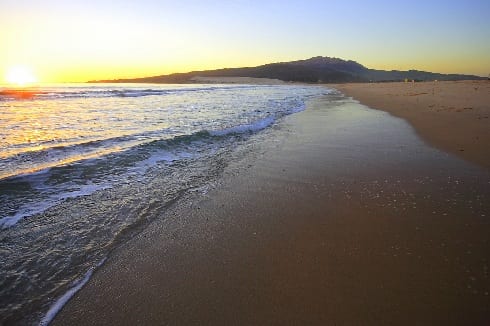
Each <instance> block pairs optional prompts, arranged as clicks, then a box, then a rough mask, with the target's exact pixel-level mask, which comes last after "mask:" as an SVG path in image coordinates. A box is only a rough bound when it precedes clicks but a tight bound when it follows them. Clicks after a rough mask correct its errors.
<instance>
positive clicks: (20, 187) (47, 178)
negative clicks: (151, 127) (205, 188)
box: [0, 115, 277, 228]
mask: <svg viewBox="0 0 490 326" xmlns="http://www.w3.org/2000/svg"><path fill="white" fill-rule="evenodd" d="M276 119H277V117H276V116H273V115H271V116H268V117H265V118H263V119H259V120H257V121H254V122H252V123H247V124H242V125H238V126H233V127H229V128H223V129H216V130H201V131H198V132H195V133H192V134H189V135H178V136H174V137H172V138H169V139H158V140H153V141H148V142H144V143H137V144H136V145H135V144H130V145H129V144H128V145H127V148H125V149H123V150H121V147H123V146H122V145H121V144H120V142H122V141H123V140H125V141H127V140H128V139H132V138H128V137H121V138H117V137H116V138H114V139H109V140H101V141H90V142H86V143H82V144H76V145H70V146H67V147H65V148H64V147H56V148H55V149H48V150H45V151H43V152H36V153H30V154H29V155H31V159H29V160H27V161H28V162H32V155H36V156H41V157H52V158H53V157H56V155H57V154H58V155H66V154H67V153H74V155H73V156H72V157H71V158H67V157H65V158H64V159H63V160H53V161H52V162H51V163H46V164H48V165H47V166H46V165H44V166H41V167H40V168H39V169H38V170H36V169H32V168H31V170H29V171H27V170H22V169H19V170H17V171H18V174H17V175H11V176H8V177H6V178H3V179H0V200H1V201H2V202H5V203H7V202H8V203H9V204H8V205H4V208H3V210H4V211H5V212H3V213H2V215H3V216H0V227H1V228H8V227H11V226H14V225H15V224H17V223H18V222H19V221H20V220H22V219H24V218H27V217H30V216H33V215H37V214H41V213H43V212H45V211H46V210H48V209H50V208H52V207H54V206H56V205H58V204H59V203H61V202H63V201H65V200H67V199H69V198H76V197H82V196H88V195H91V194H93V193H94V192H96V191H99V190H104V189H108V188H111V187H113V186H114V185H115V184H117V182H120V180H121V179H122V180H125V179H127V178H128V177H141V176H143V175H144V174H145V173H146V172H147V171H148V170H149V169H151V168H153V167H155V166H157V165H158V164H172V163H174V162H175V161H182V160H185V159H189V158H195V157H198V156H199V155H203V153H207V152H209V153H211V152H213V150H214V149H215V148H216V147H219V146H223V141H225V142H226V141H235V139H234V138H233V137H231V136H234V135H242V134H246V133H248V134H253V133H256V132H259V131H261V130H263V129H265V128H267V127H269V126H271V125H272V124H273V123H274V122H275V121H276ZM228 136H230V137H231V138H230V137H228ZM118 142H119V143H118ZM111 144H112V148H111ZM86 147H89V148H93V149H94V150H98V152H96V153H95V154H94V153H93V152H85V153H84V154H81V153H82V150H84V149H85V148H86ZM100 147H106V151H105V152H102V150H101V149H100ZM97 148H99V149H97ZM97 153H103V155H98V154H97ZM26 155H27V154H26ZM29 198H30V200H28V199H29ZM7 206H11V208H10V209H8V208H7Z"/></svg>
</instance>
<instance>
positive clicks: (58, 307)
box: [39, 258, 107, 326]
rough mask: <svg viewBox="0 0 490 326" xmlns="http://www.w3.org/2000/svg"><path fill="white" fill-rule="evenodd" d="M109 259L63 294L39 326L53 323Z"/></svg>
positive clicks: (103, 260)
mask: <svg viewBox="0 0 490 326" xmlns="http://www.w3.org/2000/svg"><path fill="white" fill-rule="evenodd" d="M106 259H107V258H103V259H102V260H101V261H100V262H99V263H98V264H97V265H96V266H95V267H92V268H90V269H89V270H88V271H87V273H85V275H84V276H83V278H82V279H81V280H78V281H75V282H74V283H73V286H72V287H71V288H70V289H69V290H68V291H67V292H66V293H65V294H63V295H62V296H61V297H60V298H58V300H56V301H55V303H53V304H52V305H51V307H50V308H49V310H48V312H47V313H46V315H44V317H43V319H41V321H40V322H39V326H47V325H49V323H51V321H52V320H53V319H54V317H56V315H57V314H58V312H60V310H61V309H62V308H63V306H64V305H65V304H66V303H67V302H68V301H70V299H71V298H72V297H73V296H74V295H75V294H76V293H77V292H78V291H80V289H81V288H82V287H83V286H84V285H85V284H87V282H88V281H89V280H90V278H91V277H92V274H93V273H94V270H95V269H96V268H98V267H100V266H102V264H104V262H105V261H106Z"/></svg>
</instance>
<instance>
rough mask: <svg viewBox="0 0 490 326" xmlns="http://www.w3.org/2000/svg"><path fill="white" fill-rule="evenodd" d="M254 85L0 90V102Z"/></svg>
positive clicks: (152, 94) (117, 95) (178, 91)
mask: <svg viewBox="0 0 490 326" xmlns="http://www.w3.org/2000/svg"><path fill="white" fill-rule="evenodd" d="M255 87H256V86H255V85H233V86H208V85H206V86H203V87H198V86H196V87H188V86H181V87H168V86H167V87H166V88H158V87H156V88H141V87H136V88H135V87H132V88H124V87H117V86H116V87H112V88H111V87H107V86H94V87H93V88H91V87H83V88H76V87H73V88H71V87H64V88H49V87H32V88H21V89H0V101H2V100H3V101H9V100H59V99H76V98H107V97H144V96H162V95H169V94H176V93H182V92H213V91H217V90H230V89H244V88H255ZM261 87H266V86H261Z"/></svg>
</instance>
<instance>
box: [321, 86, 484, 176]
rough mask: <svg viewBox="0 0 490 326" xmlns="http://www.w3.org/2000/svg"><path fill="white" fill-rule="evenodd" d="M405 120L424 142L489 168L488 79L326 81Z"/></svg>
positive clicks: (376, 107)
mask: <svg viewBox="0 0 490 326" xmlns="http://www.w3.org/2000/svg"><path fill="white" fill-rule="evenodd" d="M329 86H332V87H334V88H336V89H337V90H339V91H341V92H342V93H344V94H346V95H348V96H351V97H353V98H354V99H356V100H359V101H360V102H361V103H363V104H365V105H368V106H369V107H371V108H374V109H380V110H383V111H387V112H389V113H391V114H393V115H394V116H397V117H400V118H403V119H405V120H407V121H408V122H409V123H410V124H411V125H412V126H413V127H414V128H415V130H416V131H417V132H418V133H419V135H420V136H421V137H422V138H423V139H425V140H427V141H428V143H430V144H432V145H434V146H436V147H437V148H441V149H443V150H445V151H447V152H450V153H453V154H455V155H457V156H459V157H461V158H463V159H465V160H468V161H470V162H473V163H475V164H478V165H480V166H482V167H485V168H486V169H490V146H488V144H490V82H488V81H486V80H484V81H474V80H472V81H438V82H417V83H412V82H408V83H395V82H394V83H357V84H332V85H329Z"/></svg>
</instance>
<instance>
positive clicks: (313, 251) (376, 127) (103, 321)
mask: <svg viewBox="0 0 490 326" xmlns="http://www.w3.org/2000/svg"><path fill="white" fill-rule="evenodd" d="M257 138H259V139H260V140H261V141H260V142H259V143H258V144H257V143H255V144H254V143H250V144H249V146H248V151H249V152H250V153H249V154H247V155H246V156H245V157H243V158H242V159H241V160H237V161H236V162H235V163H234V164H232V165H230V166H228V167H227V169H226V172H225V175H224V176H223V178H222V179H221V180H220V182H219V183H218V184H216V187H215V188H214V189H212V190H210V191H208V192H204V191H200V192H197V193H196V194H189V195H187V197H186V200H184V201H181V202H180V203H179V204H176V205H175V206H173V207H172V208H170V209H169V210H167V211H165V212H162V216H161V218H160V219H158V220H156V221H155V222H152V223H151V224H150V225H149V226H148V227H147V228H146V229H145V230H144V231H142V232H141V233H140V234H139V235H138V236H136V237H135V238H133V239H132V240H130V241H129V242H128V243H126V244H125V245H123V246H121V247H120V248H119V249H117V250H116V251H115V252H114V253H113V254H112V255H111V256H110V257H109V259H108V260H107V262H106V264H105V265H104V266H103V267H102V268H101V269H100V270H98V271H97V272H96V273H94V276H93V278H92V279H91V280H90V281H89V283H88V284H87V286H86V287H85V288H84V289H82V290H81V291H80V292H79V293H78V294H77V295H76V296H75V297H74V298H73V299H72V300H71V301H70V302H69V303H68V305H67V306H65V308H64V309H63V310H62V311H61V313H60V314H59V315H58V316H57V318H56V319H55V320H54V322H53V325H135V324H147V325H148V324H153V325H487V324H488V323H490V294H489V292H490V278H489V277H490V276H489V264H490V262H489V259H490V254H489V253H490V244H489V237H488V235H489V234H490V222H489V218H490V198H489V196H490V173H489V172H488V171H486V170H485V169H481V168H479V167H477V166H475V165H472V164H469V163H467V162H465V161H463V160H461V159H458V158H456V157H453V156H452V155H448V154H446V153H444V152H441V151H439V150H436V149H434V148H431V147H429V146H427V145H426V144H425V143H424V142H423V141H421V140H420V139H419V138H418V136H417V135H416V133H415V132H414V131H413V129H412V127H411V126H410V125H409V124H407V123H406V122H405V121H404V120H401V119H398V118H395V117H392V116H390V115H389V114H387V113H385V112H382V111H377V110H372V109H369V108H367V107H364V106H362V105H359V104H357V103H354V102H352V101H348V100H346V101H340V102H337V103H336V104H331V103H329V102H326V101H324V100H315V101H312V102H311V103H310V104H309V105H308V108H307V110H306V111H304V112H301V113H298V114H295V115H292V116H289V117H287V118H286V119H285V121H283V122H282V123H281V124H280V125H279V126H276V127H274V128H272V129H270V130H268V131H265V132H263V133H261V134H260V135H257Z"/></svg>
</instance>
